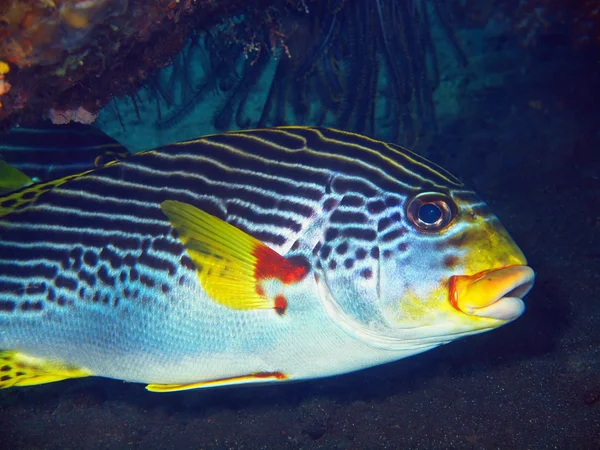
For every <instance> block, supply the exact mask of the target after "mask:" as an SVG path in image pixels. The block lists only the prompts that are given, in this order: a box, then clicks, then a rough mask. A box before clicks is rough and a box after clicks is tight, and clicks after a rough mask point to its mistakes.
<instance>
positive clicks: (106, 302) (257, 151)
mask: <svg viewBox="0 0 600 450" xmlns="http://www.w3.org/2000/svg"><path fill="white" fill-rule="evenodd" d="M169 205H170V206H169ZM181 205H183V206H181ZM422 205H430V208H428V209H427V210H425V209H423V210H421V209H420V208H421V207H422ZM434 207H435V208H438V210H436V209H435V208H434ZM415 208H417V209H416V210H415ZM432 208H433V209H432ZM431 211H433V212H431ZM440 211H441V214H442V216H441V218H439V217H437V213H438V212H440ZM426 213H427V214H429V216H431V215H433V216H432V218H433V219H436V218H437V219H436V220H437V222H436V221H435V220H434V221H433V222H435V223H434V224H433V225H432V223H433V222H431V220H430V218H429V216H428V215H427V214H426ZM421 216H423V217H421ZM203 218H206V220H207V221H208V222H202V223H204V225H202V224H201V223H200V222H201V220H200V219H202V220H204V219H203ZM440 220H442V222H440ZM436 223H437V225H436ZM227 224H230V225H232V226H229V225H227ZM227 227H229V228H227ZM234 227H235V228H234ZM215 230H216V231H215ZM230 231H231V233H230ZM236 233H237V234H236ZM207 236H208V237H207ZM229 236H234V237H231V238H230V237H229ZM235 236H238V237H235ZM244 236H246V237H244ZM250 236H251V237H250ZM252 239H255V240H252ZM246 246H247V247H248V248H250V249H251V250H249V251H248V252H247V253H245V250H244V249H245V248H246ZM482 249H483V250H482ZM232 254H234V256H231V255H232ZM235 255H237V256H235ZM240 255H241V256H240ZM229 257H231V258H233V259H232V260H231V261H232V262H230V261H229V260H228V259H227V258H229ZM224 260H225V261H227V262H226V263H222V261H224ZM211 261H212V262H211ZM246 266H248V267H250V269H248V268H247V267H246ZM507 267H508V268H511V267H513V268H514V267H518V268H521V267H525V260H524V257H523V255H522V253H521V252H520V250H519V249H518V247H516V245H515V244H514V242H513V241H512V240H511V239H510V237H509V236H508V234H507V233H506V231H505V230H504V229H503V228H502V227H501V225H500V224H499V223H498V221H497V219H496V218H495V217H494V216H493V215H492V214H491V213H490V212H489V211H488V210H487V208H486V207H485V205H484V204H483V203H482V202H481V201H479V200H478V199H477V198H476V197H475V195H474V194H473V193H472V192H470V191H468V190H466V189H465V188H464V187H463V186H462V184H461V183H460V182H459V181H458V180H456V179H455V178H454V177H452V176H451V175H450V174H448V173H446V172H445V171H443V170H442V169H440V168H439V167H437V166H435V165H433V164H431V163H429V162H427V161H425V160H422V159H421V158H419V157H417V156H416V155H414V154H412V153H410V152H408V151H406V150H404V149H401V148H399V147H396V146H393V145H389V144H383V143H381V142H378V141H373V140H371V139H367V138H364V137H361V136H357V135H354V134H349V133H343V132H339V131H334V130H329V129H318V128H295V127H291V128H278V129H265V130H250V131H244V132H231V133H227V134H222V135H213V136H208V137H203V138H200V139H197V140H193V141H188V142H183V143H178V144H173V145H170V146H166V147H163V148H160V149H157V150H153V151H149V152H144V153H140V154H137V155H135V156H132V157H129V158H128V159H126V160H124V161H118V162H115V163H112V164H109V165H107V166H106V167H103V168H100V169H97V170H94V171H89V172H86V173H84V174H78V175H75V176H72V177H67V178H64V179H61V180H56V181H53V182H48V183H40V184H37V185H34V186H33V187H28V188H25V189H23V190H21V191H19V192H16V193H14V194H12V195H9V196H6V197H4V198H3V199H2V198H0V349H4V350H5V351H6V352H5V354H6V355H8V356H6V358H5V359H6V361H9V358H10V357H11V356H10V355H15V354H17V355H23V356H22V357H21V358H22V360H23V361H24V363H25V365H26V363H27V361H28V359H27V358H32V359H31V360H32V361H43V362H49V363H47V364H49V366H48V367H50V368H49V369H48V372H52V370H54V369H52V368H53V367H55V366H54V365H53V364H58V365H59V366H60V370H63V372H64V373H66V375H64V376H62V375H61V376H56V377H55V378H56V379H61V378H69V377H70V376H83V375H97V376H103V377H110V378H116V379H120V380H126V381H132V382H143V383H149V384H150V385H151V390H156V391H161V390H162V391H169V390H178V389H186V388H190V387H207V386H217V385H223V384H239V383H253V382H269V381H282V380H288V379H306V378H315V377H322V376H329V375H334V374H339V373H344V372H349V371H353V370H357V369H361V368H365V367H369V366H373V365H377V364H381V363H384V362H388V361H393V360H397V359H400V358H403V357H406V356H409V355H412V354H415V353H418V352H421V351H424V350H427V349H429V348H432V347H435V346H437V345H440V344H442V343H446V342H449V341H451V340H453V339H456V338H457V337H460V336H465V335H468V334H473V333H477V332H481V331H485V330H488V329H492V328H495V327H497V326H499V325H501V324H503V323H506V322H507V321H510V320H512V319H514V318H516V317H517V316H518V315H519V314H520V312H522V307H521V305H522V304H514V305H512V306H513V309H511V308H510V307H511V305H510V304H509V305H508V307H507V306H506V304H505V305H504V309H501V312H497V311H495V310H494V311H492V313H480V312H481V311H487V310H486V308H488V306H487V305H483V306H481V305H479V304H478V303H477V304H476V301H475V300H473V298H474V294H473V295H470V297H469V295H467V293H470V292H473V291H474V288H472V287H470V286H472V283H471V281H472V278H468V279H463V278H460V277H463V276H467V277H468V276H471V275H472V274H481V273H484V274H487V273H488V272H490V273H494V274H498V273H501V274H502V275H503V276H504V273H505V268H507ZM527 269H528V268H527ZM529 270H530V269H529ZM523 271H525V272H527V271H526V270H525V269H523ZM523 271H521V272H519V274H517V275H514V273H512V272H511V276H512V277H513V278H512V281H511V283H512V284H511V285H510V286H511V289H512V290H511V292H512V293H513V294H514V295H511V296H509V297H510V298H517V297H519V298H520V297H522V296H523V295H524V293H525V292H526V291H527V290H528V288H529V287H530V284H531V280H532V276H531V274H530V273H529V272H527V273H525V272H523ZM513 272H514V270H513ZM524 273H525V274H524ZM485 276H487V275H485ZM457 277H458V278H457ZM515 277H516V280H517V281H514V280H515ZM488 278H489V277H488ZM496 278H501V279H503V280H504V278H505V277H504V278H503V277H500V276H499V275H497V276H496ZM240 280H241V281H240ZM465 280H466V281H465ZM479 285H480V284H479ZM505 285H506V283H504V284H502V286H504V291H506V292H504V291H503V292H501V293H500V294H498V295H496V294H494V295H496V297H498V298H495V300H498V299H504V298H505V297H507V296H506V295H504V294H506V293H507V292H508V291H509V290H510V289H508V288H506V287H505ZM449 289H450V290H449ZM500 290H502V289H500ZM449 292H450V294H449ZM459 294H460V298H458V297H459ZM449 295H450V296H451V297H452V298H449ZM252 298H255V299H256V301H250V300H247V299H252ZM462 299H467V300H464V301H463V300H462ZM477 299H479V297H477ZM477 301H480V300H477ZM461 302H462V303H461ZM480 303H481V301H480ZM489 303H492V302H489ZM498 303H502V302H501V301H500V302H498V301H495V302H494V303H493V304H494V305H497V304H498ZM505 303H506V302H505ZM265 304H266V305H267V306H269V305H271V307H265ZM465 305H466V306H465ZM473 305H475V306H473ZM469 308H471V309H473V308H476V309H477V308H478V309H477V311H478V312H479V313H477V311H476V312H473V311H475V310H474V309H473V310H471V309H469ZM495 308H496V309H498V307H497V306H495ZM507 308H508V312H506V310H507ZM488 309H489V308H488ZM30 365H31V366H35V364H33V363H32V364H30ZM9 366H10V364H8V363H7V365H5V367H9ZM11 367H12V366H11ZM15 367H16V366H15ZM0 369H1V368H0ZM6 370H7V371H8V369H6ZM15 370H16V369H15ZM60 370H59V372H60ZM69 371H71V372H69ZM63 372H60V373H61V374H62V373H63ZM15 373H20V372H15ZM69 373H70V374H71V375H69ZM0 375H1V374H0ZM7 376H8V377H9V379H8V380H4V382H5V385H10V384H11V383H12V384H17V385H18V384H19V383H17V382H16V381H15V377H16V378H18V376H15V375H14V373H13V372H10V375H7ZM22 376H23V377H25V375H22ZM11 377H12V379H11ZM32 377H33V375H32ZM33 378H35V377H33ZM33 378H32V379H30V380H29V382H23V383H21V384H36V382H35V381H33ZM38 378H40V377H39V374H38ZM50 378H51V377H50ZM40 379H41V380H42V381H39V382H44V381H43V380H45V379H46V378H43V377H41V378H40ZM0 380H3V378H2V377H0ZM51 381H53V380H51ZM0 383H1V381H0Z"/></svg>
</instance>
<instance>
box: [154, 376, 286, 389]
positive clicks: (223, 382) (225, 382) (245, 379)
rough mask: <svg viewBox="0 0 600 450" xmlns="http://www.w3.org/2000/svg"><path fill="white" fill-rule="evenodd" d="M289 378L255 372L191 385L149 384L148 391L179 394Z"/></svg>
mask: <svg viewBox="0 0 600 450" xmlns="http://www.w3.org/2000/svg"><path fill="white" fill-rule="evenodd" d="M286 379H287V376H286V375H285V374H283V373H281V372H255V373H251V374H249V375H242V376H239V377H230V378H221V379H219V380H209V381H200V382H198V383H190V384H149V385H148V386H146V389H147V390H149V391H150V392H177V391H187V390H190V389H202V388H210V387H221V386H235V385H239V384H251V383H268V382H271V381H283V380H286Z"/></svg>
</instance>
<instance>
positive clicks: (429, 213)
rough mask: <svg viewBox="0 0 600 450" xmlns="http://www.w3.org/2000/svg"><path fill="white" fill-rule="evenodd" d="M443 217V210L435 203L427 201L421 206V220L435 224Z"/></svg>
mask: <svg viewBox="0 0 600 450" xmlns="http://www.w3.org/2000/svg"><path fill="white" fill-rule="evenodd" d="M441 217H442V210H441V209H440V207H439V206H437V205H436V204H434V203H425V204H423V205H421V207H420V208H419V220H420V221H421V222H423V223H425V224H427V225H433V224H434V223H436V222H437V221H438V220H440V218H441Z"/></svg>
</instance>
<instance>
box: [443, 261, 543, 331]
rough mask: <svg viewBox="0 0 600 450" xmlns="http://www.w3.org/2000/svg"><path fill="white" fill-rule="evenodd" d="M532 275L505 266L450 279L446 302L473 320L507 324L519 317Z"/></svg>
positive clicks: (524, 268)
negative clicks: (500, 321)
mask: <svg viewBox="0 0 600 450" xmlns="http://www.w3.org/2000/svg"><path fill="white" fill-rule="evenodd" d="M534 280H535V272H534V271H533V269H531V267H529V266H507V267H502V268H500V269H491V270H484V271H483V272H479V273H476V274H474V275H454V276H452V277H450V289H449V300H450V303H451V304H452V306H454V308H456V309H457V310H459V311H461V312H463V313H465V314H467V315H470V316H477V317H485V318H488V319H497V320H502V321H511V320H514V319H516V318H517V317H519V316H520V315H521V314H523V311H524V310H525V304H524V303H523V300H522V298H523V297H524V296H525V295H526V294H527V293H528V292H529V291H530V290H531V288H532V287H533V282H534Z"/></svg>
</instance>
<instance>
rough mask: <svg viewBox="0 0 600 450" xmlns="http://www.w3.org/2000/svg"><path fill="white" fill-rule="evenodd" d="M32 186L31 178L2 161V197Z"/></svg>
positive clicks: (0, 167) (0, 188)
mask: <svg viewBox="0 0 600 450" xmlns="http://www.w3.org/2000/svg"><path fill="white" fill-rule="evenodd" d="M31 184H33V180H32V179H31V178H29V177H28V176H27V175H25V174H24V173H23V172H21V171H20V170H19V169H17V168H15V167H13V166H11V165H10V164H8V163H7V162H5V161H2V160H0V195H1V194H7V193H9V192H12V191H16V190H17V189H21V188H23V187H25V186H29V185H31Z"/></svg>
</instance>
